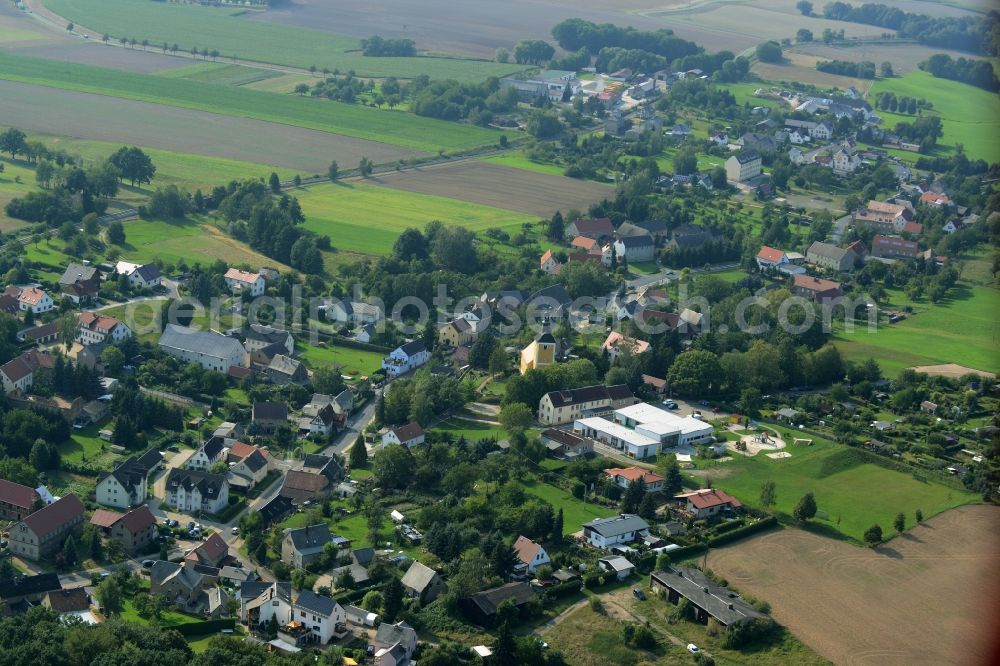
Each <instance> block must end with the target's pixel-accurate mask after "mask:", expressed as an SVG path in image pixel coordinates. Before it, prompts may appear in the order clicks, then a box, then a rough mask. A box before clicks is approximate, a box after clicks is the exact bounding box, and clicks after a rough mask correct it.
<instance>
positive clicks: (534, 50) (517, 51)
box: [514, 39, 556, 65]
mask: <svg viewBox="0 0 1000 666" xmlns="http://www.w3.org/2000/svg"><path fill="white" fill-rule="evenodd" d="M555 52H556V50H555V49H554V48H552V45H551V44H549V43H548V42H546V41H543V40H541V39H522V40H521V41H520V42H518V43H517V45H516V46H515V47H514V62H516V63H517V64H519V65H539V64H541V63H543V62H545V61H546V60H551V59H552V56H553V55H555Z"/></svg>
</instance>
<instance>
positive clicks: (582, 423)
mask: <svg viewBox="0 0 1000 666" xmlns="http://www.w3.org/2000/svg"><path fill="white" fill-rule="evenodd" d="M612 418H613V419H614V420H613V421H609V420H608V419H605V418H602V417H592V418H583V419H577V420H576V421H575V422H574V423H573V430H574V431H575V432H576V433H578V434H581V435H583V436H584V437H589V438H591V439H594V440H597V441H599V442H602V443H604V444H607V445H608V446H611V447H614V448H616V449H619V450H621V451H623V452H625V454H626V455H628V456H629V457H630V458H635V459H636V460H643V459H645V458H655V457H656V456H657V455H658V454H659V453H660V452H662V451H666V450H667V449H669V448H672V447H676V446H696V445H698V444H707V443H709V442H711V441H712V440H713V431H714V428H713V427H712V426H711V424H708V423H705V422H704V421H701V420H699V419H696V418H694V417H691V416H679V415H677V414H674V413H672V412H669V411H667V410H665V409H662V408H660V407H658V406H656V405H650V404H646V403H639V404H636V405H630V406H628V407H622V408H621V409H616V410H615V411H614V412H613V414H612Z"/></svg>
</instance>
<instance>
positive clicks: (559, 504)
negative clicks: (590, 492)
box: [524, 481, 615, 534]
mask: <svg viewBox="0 0 1000 666" xmlns="http://www.w3.org/2000/svg"><path fill="white" fill-rule="evenodd" d="M524 490H525V492H526V493H528V494H529V495H534V496H535V497H538V498H540V499H543V500H545V501H546V502H548V503H549V504H551V505H552V506H553V508H554V509H555V510H557V511H558V510H559V509H562V510H563V533H564V534H574V533H576V532H579V531H580V530H581V529H582V528H581V526H582V525H583V524H584V523H589V522H590V521H591V520H594V519H596V518H607V517H609V516H613V515H615V511H614V510H613V509H608V508H607V507H603V506H599V505H597V504H589V503H587V502H584V501H583V500H578V499H577V498H575V497H573V495H572V494H571V493H568V492H566V491H565V490H563V489H562V488H557V487H555V486H553V485H550V484H548V483H542V482H540V481H538V482H535V483H530V484H525V487H524Z"/></svg>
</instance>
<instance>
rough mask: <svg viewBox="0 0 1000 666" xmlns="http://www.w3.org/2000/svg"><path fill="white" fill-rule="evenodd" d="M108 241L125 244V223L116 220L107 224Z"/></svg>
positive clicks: (114, 243)
mask: <svg viewBox="0 0 1000 666" xmlns="http://www.w3.org/2000/svg"><path fill="white" fill-rule="evenodd" d="M108 242H109V243H111V244H112V245H124V244H125V225H123V224H122V223H121V222H118V221H117V220H116V221H114V222H112V223H110V224H109V225H108Z"/></svg>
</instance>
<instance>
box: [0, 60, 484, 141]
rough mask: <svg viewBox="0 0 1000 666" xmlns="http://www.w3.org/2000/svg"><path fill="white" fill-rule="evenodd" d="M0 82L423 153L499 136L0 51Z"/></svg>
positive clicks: (406, 116)
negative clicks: (192, 111) (256, 122)
mask: <svg viewBox="0 0 1000 666" xmlns="http://www.w3.org/2000/svg"><path fill="white" fill-rule="evenodd" d="M0 79H5V80H8V81H20V82H22V83H33V84H36V85H42V86H48V87H51V88H62V89H65V90H76V91H80V92H89V93H94V94H98V95H108V96H111V97H120V98H123V99H133V100H138V101H142V102H151V103H153V104H164V105H167V106H176V107H181V108H185V109H196V110H198V111H208V112H210V113H221V114H224V115H230V116H239V117H243V118H254V119H256V120H266V121H270V122H275V123H281V124H284V125H295V126H298V127H306V128H309V129H315V130H320V131H323V132H330V133H332V134H341V135H344V136H353V137H357V138H359V139H369V140H371V141H379V142H381V143H388V144H390V145H397V146H404V147H407V148H412V149H414V150H424V151H428V152H437V151H438V150H440V149H445V150H463V149H468V148H474V147H476V146H481V145H487V144H493V143H496V142H497V141H498V140H499V136H500V132H499V131H496V130H489V129H484V128H481V127H475V126H473V125H463V124H459V123H453V122H448V121H444V120H436V119H434V118H424V117H421V116H417V115H414V114H411V113H408V112H405V111H390V110H380V109H374V108H371V107H363V106H360V105H354V104H343V103H340V102H331V101H329V100H320V99H313V98H311V97H304V96H299V95H279V94H274V93H269V92H261V91H258V90H252V89H249V88H242V87H237V86H220V85H217V84H213V83H204V82H202V81H191V80H188V79H183V78H180V79H172V78H167V77H163V76H155V75H149V74H135V73H132V72H123V71H118V70H110V69H103V68H101V67H91V66H89V65H78V64H74V63H63V62H54V61H50V60H43V59H40V58H25V57H18V56H12V55H8V54H6V53H0Z"/></svg>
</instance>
